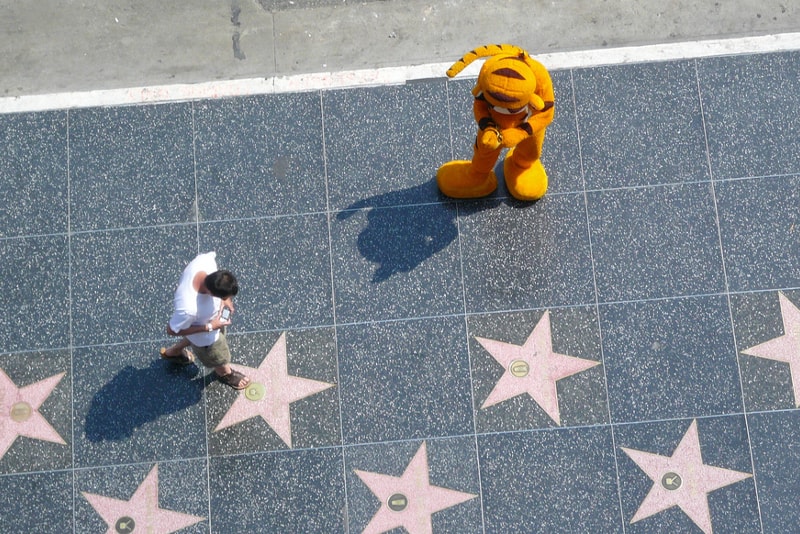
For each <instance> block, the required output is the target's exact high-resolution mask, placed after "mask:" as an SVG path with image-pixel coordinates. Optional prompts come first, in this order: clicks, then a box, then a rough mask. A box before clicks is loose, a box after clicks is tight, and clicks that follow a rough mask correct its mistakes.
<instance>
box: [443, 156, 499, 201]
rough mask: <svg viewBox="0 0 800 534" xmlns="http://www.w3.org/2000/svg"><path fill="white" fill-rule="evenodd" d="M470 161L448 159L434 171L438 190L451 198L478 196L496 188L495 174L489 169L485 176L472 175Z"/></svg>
mask: <svg viewBox="0 0 800 534" xmlns="http://www.w3.org/2000/svg"><path fill="white" fill-rule="evenodd" d="M471 167H472V162H471V161H467V160H456V161H449V162H447V163H445V164H444V165H442V166H441V167H439V170H438V171H436V183H437V185H438V186H439V191H441V192H442V193H444V194H445V195H447V196H448V197H451V198H480V197H485V196H486V195H489V194H491V193H492V192H493V191H494V190H495V189H497V176H495V174H494V171H489V174H487V175H485V176H474V175H473V174H472V173H471V172H470V168H471Z"/></svg>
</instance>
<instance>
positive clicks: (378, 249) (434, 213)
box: [336, 178, 497, 284]
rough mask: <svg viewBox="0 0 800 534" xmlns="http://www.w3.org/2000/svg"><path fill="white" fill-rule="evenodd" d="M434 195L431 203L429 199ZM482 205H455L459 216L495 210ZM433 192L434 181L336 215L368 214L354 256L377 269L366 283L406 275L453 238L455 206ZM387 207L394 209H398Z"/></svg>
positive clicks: (342, 217)
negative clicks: (363, 259)
mask: <svg viewBox="0 0 800 534" xmlns="http://www.w3.org/2000/svg"><path fill="white" fill-rule="evenodd" d="M432 194H433V195H436V196H435V197H432ZM489 199H490V201H489V202H487V201H486V200H485V199H484V200H482V201H476V202H469V201H468V202H465V203H460V205H461V207H462V209H464V210H465V211H464V212H465V213H466V212H469V213H475V212H478V211H482V210H484V209H487V208H491V207H493V206H496V205H497V202H491V197H490V198H489ZM448 200H452V199H448V198H447V197H445V196H444V195H442V194H441V193H439V192H438V189H437V187H436V179H435V178H434V179H433V180H431V181H429V182H426V183H424V184H420V185H417V186H414V187H411V188H408V189H402V190H399V191H391V192H389V193H383V194H380V195H376V196H374V197H371V198H367V199H364V200H359V201H358V202H355V203H353V204H351V205H350V206H348V207H347V208H346V210H345V211H341V212H339V214H338V215H337V217H336V218H337V219H339V220H345V219H348V218H349V217H351V216H353V215H354V214H356V213H358V212H359V211H361V210H364V209H369V208H372V209H369V211H368V213H367V226H366V227H365V228H364V229H363V230H362V231H361V233H360V234H359V235H358V243H357V244H358V251H359V252H360V253H361V256H363V257H364V258H365V259H367V260H369V261H371V262H373V263H375V264H377V265H378V267H377V269H376V270H375V273H374V275H373V277H372V282H373V283H375V284H377V283H380V282H383V281H385V280H387V279H388V278H389V277H390V276H392V275H393V274H395V273H401V272H408V271H411V270H413V269H414V268H416V267H417V266H418V265H419V264H420V263H422V262H423V261H425V260H426V259H428V258H430V257H431V256H432V255H433V254H435V253H437V252H439V251H440V250H442V249H443V248H445V247H446V246H448V245H449V244H450V243H452V242H453V240H454V239H455V238H456V237H457V236H458V226H457V225H456V216H457V213H458V212H457V208H456V203H454V202H447V203H445V204H440V203H441V202H442V201H448ZM387 206H400V207H399V208H395V207H387Z"/></svg>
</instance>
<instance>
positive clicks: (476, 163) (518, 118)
mask: <svg viewBox="0 0 800 534" xmlns="http://www.w3.org/2000/svg"><path fill="white" fill-rule="evenodd" d="M483 57H486V58H488V59H487V60H486V62H485V63H484V64H483V66H482V67H481V70H480V74H478V82H477V84H476V85H475V87H474V88H473V89H472V94H473V95H474V96H475V102H474V104H473V106H472V109H473V113H474V114H475V121H476V122H477V123H478V135H477V138H476V139H475V147H474V152H473V156H472V161H466V160H456V161H450V162H448V163H445V164H444V165H442V166H441V167H439V170H438V171H437V172H436V183H437V184H438V186H439V190H440V191H441V192H442V193H444V194H445V195H447V196H449V197H453V198H478V197H484V196H486V195H489V194H491V193H492V192H493V191H494V190H495V189H496V188H497V176H495V173H494V165H495V163H496V162H497V158H498V157H499V156H500V152H501V151H502V149H503V148H510V149H511V150H510V151H509V153H508V154H507V155H506V159H505V161H504V162H503V173H504V175H505V180H506V186H507V187H508V191H509V192H510V193H511V195H513V196H514V198H517V199H519V200H536V199H539V198H541V197H542V196H544V193H545V191H547V173H546V172H545V170H544V167H543V166H542V162H541V160H540V159H539V156H540V155H541V152H542V144H543V143H544V133H545V129H546V128H547V126H548V125H549V124H550V123H551V122H552V121H553V115H554V113H555V108H554V103H555V95H554V94H553V82H552V80H551V79H550V74H549V73H548V72H547V70H546V69H545V68H544V66H542V64H541V63H539V62H538V61H535V60H534V59H532V58H531V57H530V56H529V55H528V53H527V52H525V51H524V50H522V49H521V48H518V47H516V46H513V45H507V44H501V45H486V46H483V47H481V48H477V49H475V50H472V51H471V52H469V53H468V54H466V55H465V56H464V57H463V58H461V59H459V60H458V61H457V62H456V63H454V64H453V66H452V67H450V69H448V71H447V76H448V77H450V78H452V77H453V76H455V75H456V74H458V73H459V72H461V71H462V70H463V69H464V68H465V67H466V66H467V65H469V64H470V63H472V62H473V61H475V60H476V59H478V58H483Z"/></svg>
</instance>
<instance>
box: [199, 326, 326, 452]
mask: <svg viewBox="0 0 800 534" xmlns="http://www.w3.org/2000/svg"><path fill="white" fill-rule="evenodd" d="M231 367H233V368H235V369H237V370H238V371H240V372H242V373H244V374H246V375H247V376H249V377H250V384H249V385H248V386H247V387H246V388H245V389H244V390H242V391H241V392H239V395H238V396H237V397H236V400H235V401H234V402H233V404H232V405H231V407H230V408H229V409H228V411H227V413H225V415H224V416H223V418H222V421H220V422H219V424H218V425H217V427H216V428H215V429H214V432H218V431H220V430H222V429H224V428H228V427H229V426H232V425H235V424H237V423H241V422H242V421H246V420H248V419H250V418H252V417H261V418H262V419H263V420H264V421H265V422H266V423H267V424H268V425H269V426H270V427H271V428H272V429H273V430H274V431H275V433H276V434H278V436H279V437H280V438H281V440H283V442H284V443H285V444H286V445H287V446H289V447H291V446H292V422H291V416H290V410H289V405H290V404H291V403H293V402H295V401H298V400H300V399H304V398H306V397H310V396H311V395H314V394H316V393H319V392H321V391H324V390H326V389H328V388H330V387H333V384H329V383H327V382H320V381H319V380H311V379H310V378H302V377H299V376H291V375H289V371H288V366H287V362H286V333H285V332H284V333H282V334H281V336H280V337H279V338H278V341H276V342H275V345H273V346H272V349H271V350H270V351H269V353H268V354H267V356H266V357H265V358H264V360H263V361H262V362H261V365H259V366H258V367H257V368H253V367H246V366H243V365H231Z"/></svg>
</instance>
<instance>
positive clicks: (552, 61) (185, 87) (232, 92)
mask: <svg viewBox="0 0 800 534" xmlns="http://www.w3.org/2000/svg"><path fill="white" fill-rule="evenodd" d="M791 50H800V32H790V33H776V34H769V35H760V36H753V37H737V38H728V39H708V40H695V41H685V42H677V43H663V44H649V45H640V46H630V47H619V48H605V49H591V50H580V51H570V52H555V53H537V52H535V51H534V53H533V54H532V55H533V56H534V57H536V59H537V60H539V61H541V62H542V63H543V64H544V65H546V66H547V68H548V69H550V70H565V69H572V68H585V67H595V66H603V65H620V64H628V63H642V62H656V61H671V60H681V59H698V58H705V57H715V56H729V55H740V54H760V53H768V52H785V51H791ZM450 64H451V63H450V62H447V63H429V64H424V65H417V66H403V67H381V68H375V69H363V70H348V71H341V72H318V73H309V74H297V75H291V76H273V77H266V78H249V79H239V80H226V81H213V82H202V83H192V84H172V85H153V86H145V87H129V88H121V89H103V90H93V91H91V90H90V91H78V92H65V93H52V94H42V95H22V96H13V97H3V98H0V114H5V113H21V112H32V111H49V110H57V109H72V108H82V107H97V106H120V105H133V104H146V103H150V104H154V103H161V102H175V101H186V100H202V99H213V98H225V97H235V96H252V95H261V94H276V93H291V92H306V91H319V90H329V89H346V88H354V87H364V86H377V85H395V84H402V83H405V82H407V81H411V80H419V79H429V78H444V77H445V76H444V72H445V71H446V70H447V68H448V67H449V66H450ZM479 68H480V62H475V63H473V64H472V65H470V67H468V68H467V69H465V71H464V72H463V73H462V77H469V76H475V75H477V72H478V70H479Z"/></svg>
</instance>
